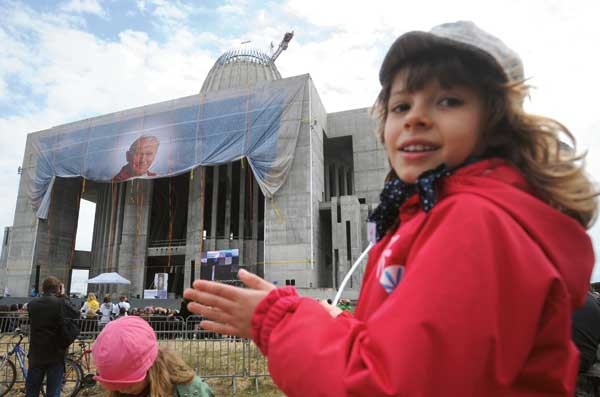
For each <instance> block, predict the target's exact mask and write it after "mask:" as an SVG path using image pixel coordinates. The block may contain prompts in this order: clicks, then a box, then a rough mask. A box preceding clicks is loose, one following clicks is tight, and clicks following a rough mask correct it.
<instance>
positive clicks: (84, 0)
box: [61, 0, 106, 17]
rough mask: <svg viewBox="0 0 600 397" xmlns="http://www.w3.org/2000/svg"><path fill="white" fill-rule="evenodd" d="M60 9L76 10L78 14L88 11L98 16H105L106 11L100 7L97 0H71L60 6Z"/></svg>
mask: <svg viewBox="0 0 600 397" xmlns="http://www.w3.org/2000/svg"><path fill="white" fill-rule="evenodd" d="M61 10H63V11H66V12H76V13H80V14H84V13H88V14H94V15H97V16H99V17H105V16H106V12H105V11H104V10H103V9H102V7H101V6H100V4H98V1H97V0H71V1H69V2H68V3H65V4H63V5H62V6H61Z"/></svg>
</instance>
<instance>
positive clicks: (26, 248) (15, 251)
mask: <svg viewBox="0 0 600 397" xmlns="http://www.w3.org/2000/svg"><path fill="white" fill-rule="evenodd" d="M33 135H34V134H30V135H28V136H27V142H26V144H25V154H24V156H23V164H22V168H23V171H22V173H21V179H20V181H19V192H18V194H17V204H16V208H15V217H14V220H13V226H12V230H11V236H10V239H9V240H10V241H9V245H8V248H7V259H6V267H5V268H4V270H3V271H4V274H5V275H6V277H3V278H2V279H3V280H4V282H5V285H8V286H10V287H9V288H10V291H11V295H13V296H28V295H29V289H30V286H31V284H30V277H31V268H32V262H33V250H34V246H35V241H36V235H37V218H36V216H35V212H34V211H33V209H32V208H31V202H30V201H29V197H28V194H27V190H26V186H27V183H28V181H29V179H30V178H31V177H32V176H33V175H34V174H35V171H36V164H37V162H36V160H37V159H35V158H34V156H33V154H32V153H33V151H32V149H31V144H32V143H31V142H32V140H33V138H34V136H33ZM0 273H1V272H0Z"/></svg>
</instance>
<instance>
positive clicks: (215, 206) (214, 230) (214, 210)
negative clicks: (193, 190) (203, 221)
mask: <svg viewBox="0 0 600 397" xmlns="http://www.w3.org/2000/svg"><path fill="white" fill-rule="evenodd" d="M212 188H213V189H212V209H211V211H212V213H211V215H210V220H211V222H210V223H211V225H210V235H211V237H212V239H211V240H210V249H212V250H215V249H217V211H218V209H219V206H218V203H219V199H221V197H219V166H214V167H213V186H212Z"/></svg>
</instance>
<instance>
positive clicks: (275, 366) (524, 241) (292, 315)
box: [252, 159, 594, 397]
mask: <svg viewBox="0 0 600 397" xmlns="http://www.w3.org/2000/svg"><path fill="white" fill-rule="evenodd" d="M417 203H418V201H417V197H416V196H415V197H412V198H411V199H409V200H407V202H406V203H404V205H403V206H402V207H401V209H400V219H401V226H400V227H399V228H398V229H397V230H396V231H395V232H388V233H387V235H386V236H385V237H384V238H383V239H382V240H381V241H380V242H379V243H378V244H377V245H376V246H375V247H374V248H373V249H372V251H371V254H370V256H369V261H368V264H367V269H366V272H365V277H364V280H363V284H362V289H361V293H360V297H359V299H358V306H357V307H356V312H355V315H354V316H352V315H350V314H348V313H346V312H345V313H343V314H341V315H339V316H338V317H336V318H332V317H331V316H330V315H329V313H327V311H326V310H325V309H324V308H323V307H322V306H321V305H320V304H319V303H318V302H317V301H315V300H314V299H311V298H302V297H300V296H298V295H297V294H296V292H295V290H294V289H293V288H289V287H286V288H280V289H276V290H273V291H272V292H271V293H270V294H269V295H268V296H267V297H266V298H265V299H263V300H262V301H261V302H260V304H259V306H258V307H257V309H256V311H255V313H254V316H253V319H252V320H253V321H252V322H253V333H254V340H255V342H256V343H257V345H258V346H259V348H260V349H261V350H262V351H263V353H265V354H266V355H267V357H268V362H269V369H270V372H271V375H272V377H273V379H274V381H275V383H276V384H277V385H278V386H279V387H280V389H281V390H282V391H284V392H285V393H286V395H287V396H288V397H294V396H327V397H336V396H340V397H341V396H369V397H377V396H439V395H446V396H485V397H492V396H569V397H570V396H573V394H574V385H575V378H576V375H577V368H578V352H577V349H576V347H575V346H574V344H573V343H572V342H571V314H572V312H573V310H574V309H575V308H576V307H578V306H580V305H581V304H582V303H583V301H584V299H585V293H586V290H587V288H588V285H589V280H590V274H591V271H592V267H593V264H594V254H593V249H592V246H591V242H590V239H589V237H588V236H587V234H586V231H585V230H584V229H583V227H581V226H580V225H579V223H577V222H576V221H575V220H573V219H572V218H570V217H568V216H566V215H563V214H562V213H560V212H558V211H557V210H555V209H553V208H551V207H550V206H548V205H547V204H545V203H543V202H542V201H540V200H539V199H537V198H536V197H535V196H533V195H532V194H531V192H530V189H529V187H528V186H527V183H526V182H525V180H524V178H523V177H522V175H521V174H520V173H519V171H518V170H517V169H515V168H514V167H511V166H509V165H508V164H506V163H505V162H503V161H501V160H497V159H492V160H484V161H480V162H477V163H473V164H471V165H468V166H465V167H463V168H461V169H459V170H458V171H456V172H455V173H454V174H453V175H451V176H450V177H447V178H446V179H444V180H442V182H441V186H440V200H439V202H438V203H437V204H436V206H435V207H434V208H433V209H432V210H431V211H429V212H428V213H424V212H423V211H422V210H421V209H420V208H419V207H418V205H417Z"/></svg>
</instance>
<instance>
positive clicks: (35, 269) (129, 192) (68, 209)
mask: <svg viewBox="0 0 600 397" xmlns="http://www.w3.org/2000/svg"><path fill="white" fill-rule="evenodd" d="M244 62H246V63H245V64H243V65H241V66H240V65H237V66H236V64H235V60H230V61H228V62H227V63H226V65H225V66H223V67H222V68H219V67H217V66H218V65H215V67H214V68H213V70H211V73H212V75H209V76H208V77H207V83H206V84H205V86H206V87H209V88H210V89H213V90H214V89H219V87H232V86H236V84H242V85H243V86H248V85H251V84H253V83H254V82H256V81H257V80H261V79H263V80H264V79H267V80H268V79H275V78H277V77H278V76H277V74H278V72H277V73H274V72H273V70H272V69H273V68H274V65H272V64H271V65H267V66H268V68H269V70H266V71H262V72H261V71H260V64H257V63H248V61H247V60H245V61H244ZM225 67H226V70H225V69H224V68H225ZM244 70H246V72H244ZM248 70H250V71H251V72H252V76H250V77H248V76H246V78H244V77H243V76H242V77H240V76H239V75H236V73H237V74H240V73H248V72H247V71H248ZM275 71H276V69H275ZM227 76H229V77H228V78H229V79H231V81H229V82H228V83H227V84H225V83H223V81H221V80H222V79H225V78H226V77H227ZM257 76H258V77H257ZM236 81H237V82H238V83H236ZM305 90H306V92H305V95H304V100H302V101H298V102H294V103H292V104H291V105H290V106H293V107H297V109H296V110H297V113H298V114H299V115H300V118H301V126H300V134H299V137H298V141H297V144H296V149H295V153H294V158H293V164H292V167H291V170H290V172H289V175H288V177H287V179H286V181H285V183H284V184H283V186H282V187H281V188H280V190H279V191H278V192H277V193H276V194H275V196H274V197H273V198H265V197H264V196H263V194H262V192H261V191H260V188H259V186H258V184H257V182H256V180H255V178H254V176H253V174H252V172H251V170H250V167H249V165H248V163H247V162H245V161H244V160H241V161H236V162H233V163H228V164H221V165H216V166H207V167H204V166H200V167H197V168H195V169H193V170H191V171H190V172H188V173H186V174H183V175H178V176H176V177H171V178H162V179H154V180H150V179H145V180H142V179H136V180H130V181H127V182H123V183H107V184H102V183H94V182H91V181H83V180H82V179H81V178H70V179H65V178H56V181H55V186H54V196H53V197H52V202H51V207H50V214H49V217H48V220H47V221H42V220H38V219H37V218H36V215H35V212H34V210H33V209H32V207H31V203H30V202H29V199H28V195H27V192H26V191H25V188H24V186H26V182H27V178H29V177H30V175H32V173H33V172H35V159H34V158H33V157H32V156H30V155H29V154H30V153H31V147H30V142H29V141H30V140H29V139H28V143H27V146H26V149H25V158H24V161H23V169H24V172H23V174H22V175H21V183H20V189H19V196H18V199H17V206H16V211H15V218H14V222H13V225H12V226H11V227H8V228H5V231H4V239H3V249H2V256H1V257H0V288H3V287H4V286H6V285H8V286H10V290H11V294H12V295H13V296H26V295H27V294H28V292H29V291H30V289H31V287H32V286H36V285H38V284H39V283H40V282H41V280H43V278H44V277H45V276H47V275H50V274H53V275H56V276H58V277H60V278H62V279H63V280H65V281H67V282H68V280H69V277H70V271H71V270H72V269H73V268H89V269H90V277H93V276H95V275H97V274H99V273H102V272H108V271H117V272H119V273H120V274H121V275H122V276H124V277H126V278H127V279H129V280H131V282H132V285H131V288H130V289H129V288H127V289H123V291H122V292H128V293H130V294H131V295H132V296H134V297H135V296H136V295H142V294H143V290H144V289H148V288H150V287H151V283H152V276H153V274H154V272H167V273H169V274H170V275H169V292H170V293H171V294H173V295H174V296H180V295H181V293H182V291H183V289H184V288H186V287H188V286H190V285H191V282H192V281H193V280H194V279H197V278H200V277H201V276H202V274H201V273H202V272H201V258H202V253H203V252H206V251H208V250H216V249H231V248H237V249H239V252H240V266H242V267H245V268H247V269H249V270H250V271H253V272H257V273H258V274H260V275H262V276H264V277H265V278H266V279H267V280H269V281H271V282H274V283H275V284H277V285H280V286H281V285H285V284H293V285H296V286H297V287H299V288H301V289H302V290H303V291H310V290H314V291H320V292H319V294H321V295H323V294H325V295H327V294H329V292H328V291H330V289H331V288H336V287H337V286H339V283H340V282H341V280H342V278H343V276H344V275H345V274H346V272H347V271H348V269H349V268H350V266H351V265H352V263H353V262H354V261H355V260H356V259H357V258H358V256H359V255H360V253H361V252H362V250H363V249H364V248H365V247H366V245H367V241H366V222H365V220H366V217H367V216H368V214H369V213H370V211H372V209H373V208H374V207H375V206H376V205H377V203H378V195H379V192H380V190H381V187H382V185H383V179H384V177H385V174H386V173H387V170H388V165H387V161H386V156H385V152H384V149H383V146H382V145H381V144H380V143H379V142H378V140H377V139H376V137H375V135H374V130H375V122H374V121H373V120H372V119H371V117H370V116H369V113H368V109H367V108H363V109H355V110H348V111H343V112H336V113H327V111H326V109H325V106H324V104H323V103H322V101H321V99H320V97H319V94H318V92H317V90H316V88H315V86H314V84H313V83H312V80H311V79H310V77H308V80H307V84H306V85H305ZM192 99H193V98H192V97H186V98H181V99H176V100H174V101H170V102H165V103H164V104H157V105H156V106H158V107H162V106H164V107H165V108H168V106H169V103H170V104H172V103H175V102H177V101H191V100H192ZM153 106H154V105H153ZM135 112H139V110H137V109H132V110H127V111H124V112H122V113H123V114H124V115H127V114H129V113H135ZM98 119H101V117H100V118H98ZM94 120H97V119H92V120H90V121H89V122H90V123H94ZM41 133H48V132H41ZM165 197H166V198H165ZM81 198H84V199H87V200H90V201H93V202H95V203H96V216H95V222H94V235H93V240H92V250H91V252H90V253H89V255H87V256H82V255H75V254H74V248H75V246H74V244H75V236H76V226H77V217H78V213H79V202H80V199H81ZM165 200H168V203H169V205H167V204H166V201H165ZM172 200H174V202H175V203H176V205H173V203H172ZM166 229H168V231H167V230H166ZM83 257H85V258H87V259H86V260H82V259H77V258H83ZM78 262H81V263H78ZM361 275H362V271H359V272H358V273H357V274H356V275H355V276H353V278H352V280H351V282H350V283H349V285H348V289H349V292H348V294H349V296H351V297H354V296H355V295H356V293H357V292H358V290H359V288H360V280H361V278H362V277H361Z"/></svg>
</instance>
